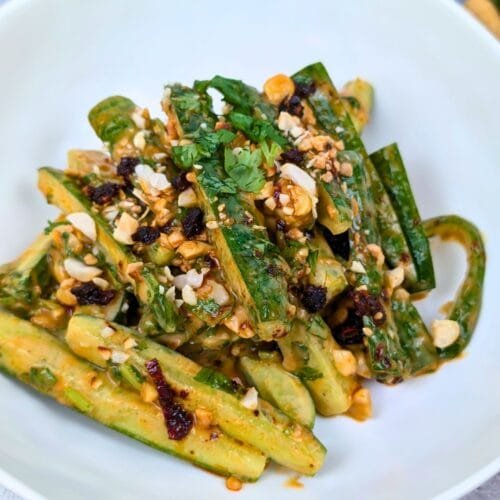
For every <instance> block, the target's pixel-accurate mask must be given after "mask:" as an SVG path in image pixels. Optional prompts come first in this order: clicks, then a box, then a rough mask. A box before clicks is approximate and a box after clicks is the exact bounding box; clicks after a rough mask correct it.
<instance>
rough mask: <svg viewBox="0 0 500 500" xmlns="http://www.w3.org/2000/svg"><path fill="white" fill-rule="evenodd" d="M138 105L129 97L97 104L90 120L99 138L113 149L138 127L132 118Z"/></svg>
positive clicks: (90, 114) (105, 100)
mask: <svg viewBox="0 0 500 500" xmlns="http://www.w3.org/2000/svg"><path fill="white" fill-rule="evenodd" d="M135 108H136V105H135V104H134V102H132V101H131V100H130V99H128V98H127V97H122V96H112V97H108V98H107V99H104V100H103V101H101V102H99V103H98V104H96V105H95V106H94V107H93V108H92V109H91V110H90V112H89V115H88V118H89V122H90V124H91V126H92V128H93V129H94V130H95V132H96V134H97V136H98V137H99V138H100V139H101V140H102V141H103V142H107V143H109V145H110V147H113V146H114V144H115V143H117V142H118V141H119V140H120V139H121V138H122V137H123V136H124V135H126V134H127V133H129V132H132V131H134V130H135V129H136V128H137V127H136V125H135V123H134V121H133V120H132V118H131V117H130V115H131V114H132V112H133V111H134V109H135Z"/></svg>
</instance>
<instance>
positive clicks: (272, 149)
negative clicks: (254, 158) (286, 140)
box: [260, 141, 283, 167]
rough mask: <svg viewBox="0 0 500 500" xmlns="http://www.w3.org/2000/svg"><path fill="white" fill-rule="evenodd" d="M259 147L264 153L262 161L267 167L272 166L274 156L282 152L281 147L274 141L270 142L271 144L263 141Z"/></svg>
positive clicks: (274, 159)
mask: <svg viewBox="0 0 500 500" xmlns="http://www.w3.org/2000/svg"><path fill="white" fill-rule="evenodd" d="M260 149H261V151H262V154H263V155H264V162H265V164H266V165H267V166H268V167H272V166H273V165H274V162H275V161H276V158H278V156H279V155H280V154H281V153H282V152H283V149H281V147H280V145H279V144H277V143H276V142H271V145H269V144H268V143H267V142H266V141H263V142H262V143H261V145H260Z"/></svg>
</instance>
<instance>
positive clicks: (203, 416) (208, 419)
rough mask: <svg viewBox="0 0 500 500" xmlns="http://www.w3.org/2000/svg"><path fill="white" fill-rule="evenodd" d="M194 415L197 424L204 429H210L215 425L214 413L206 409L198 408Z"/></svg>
mask: <svg viewBox="0 0 500 500" xmlns="http://www.w3.org/2000/svg"><path fill="white" fill-rule="evenodd" d="M194 415H195V417H196V424H197V425H199V426H200V427H201V428H202V429H208V428H209V427H211V426H212V425H213V423H214V421H213V415H212V412H211V411H209V410H206V409H205V408H196V410H195V411H194Z"/></svg>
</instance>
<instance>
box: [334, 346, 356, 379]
mask: <svg viewBox="0 0 500 500" xmlns="http://www.w3.org/2000/svg"><path fill="white" fill-rule="evenodd" d="M333 360H334V362H335V367H336V368H337V370H338V371H339V372H340V373H341V374H342V375H344V377H349V376H351V375H354V374H355V373H356V368H357V363H356V358H355V357H354V355H353V354H352V352H351V351H348V350H345V349H335V350H334V351H333Z"/></svg>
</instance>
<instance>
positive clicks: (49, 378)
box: [29, 366, 57, 392]
mask: <svg viewBox="0 0 500 500" xmlns="http://www.w3.org/2000/svg"><path fill="white" fill-rule="evenodd" d="M29 380H30V382H31V384H32V385H33V386H34V387H35V388H36V389H38V390H39V391H42V392H47V391H50V389H52V387H54V386H55V385H56V382H57V377H56V376H55V375H54V374H53V373H52V371H51V370H50V369H49V368H47V367H37V366H33V367H31V368H30V372H29Z"/></svg>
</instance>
